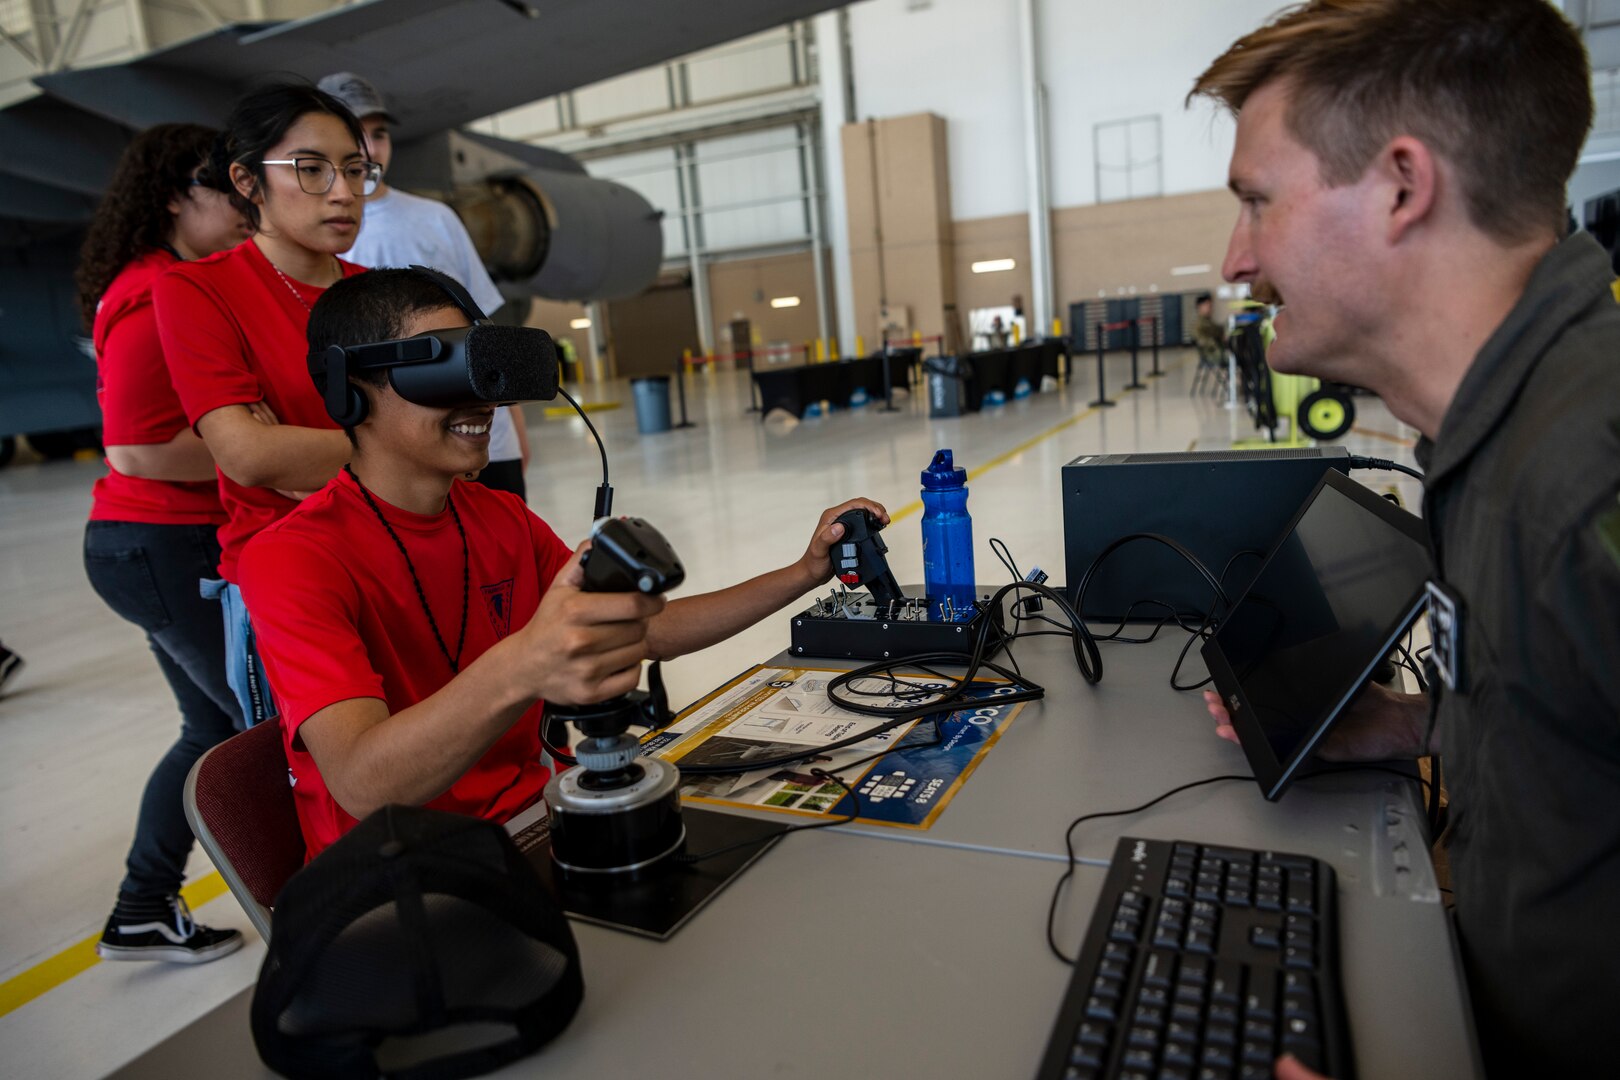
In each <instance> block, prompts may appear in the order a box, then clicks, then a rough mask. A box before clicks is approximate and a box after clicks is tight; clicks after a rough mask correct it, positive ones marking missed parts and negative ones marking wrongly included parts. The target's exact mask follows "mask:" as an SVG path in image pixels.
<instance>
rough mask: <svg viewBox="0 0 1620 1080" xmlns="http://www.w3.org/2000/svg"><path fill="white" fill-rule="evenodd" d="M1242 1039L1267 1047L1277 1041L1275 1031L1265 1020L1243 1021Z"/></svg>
mask: <svg viewBox="0 0 1620 1080" xmlns="http://www.w3.org/2000/svg"><path fill="white" fill-rule="evenodd" d="M1243 1038H1244V1039H1245V1040H1247V1041H1250V1042H1263V1043H1265V1044H1266V1045H1267V1046H1269V1045H1271V1044H1272V1043H1274V1042H1276V1041H1277V1029H1276V1028H1274V1027H1272V1026H1271V1024H1270V1023H1268V1022H1267V1021H1265V1020H1245V1021H1244V1022H1243Z"/></svg>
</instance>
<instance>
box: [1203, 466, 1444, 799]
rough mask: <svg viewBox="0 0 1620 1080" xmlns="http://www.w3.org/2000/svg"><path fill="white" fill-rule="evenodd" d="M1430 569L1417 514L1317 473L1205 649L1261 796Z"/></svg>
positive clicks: (1417, 600) (1364, 666)
mask: <svg viewBox="0 0 1620 1080" xmlns="http://www.w3.org/2000/svg"><path fill="white" fill-rule="evenodd" d="M1431 572H1432V571H1431V565H1430V560H1429V552H1428V546H1427V542H1426V540H1425V534H1424V528H1423V522H1422V521H1421V520H1420V519H1418V518H1416V517H1414V516H1413V515H1411V514H1409V513H1407V512H1406V511H1405V510H1402V509H1400V508H1399V507H1397V506H1395V505H1394V504H1393V503H1391V502H1389V501H1388V500H1387V499H1383V498H1380V497H1379V496H1378V495H1375V494H1374V493H1373V492H1371V491H1368V490H1367V489H1366V488H1365V487H1362V486H1361V485H1360V484H1358V483H1356V482H1355V481H1354V480H1351V479H1350V478H1349V477H1347V476H1345V475H1344V474H1342V473H1339V472H1334V471H1329V472H1326V473H1324V474H1323V475H1322V479H1321V481H1320V482H1319V483H1318V484H1317V485H1316V488H1315V489H1314V490H1313V491H1312V492H1311V495H1310V497H1309V498H1308V499H1306V501H1305V505H1304V506H1303V507H1301V508H1300V510H1299V512H1298V513H1297V514H1295V515H1294V520H1293V521H1292V522H1291V523H1290V524H1289V526H1288V529H1287V531H1286V532H1285V533H1284V534H1283V538H1282V541H1281V542H1280V543H1278V544H1277V546H1276V548H1274V549H1273V550H1272V552H1271V554H1270V556H1269V557H1268V558H1267V559H1266V562H1265V564H1264V565H1263V566H1262V567H1261V568H1260V572H1259V573H1258V574H1256V575H1255V579H1254V583H1253V584H1252V585H1250V587H1249V590H1248V592H1246V593H1244V594H1243V597H1242V599H1240V600H1239V601H1238V602H1237V603H1236V605H1235V606H1234V607H1233V609H1232V611H1231V613H1230V614H1229V615H1228V616H1227V617H1226V618H1225V619H1224V620H1223V621H1222V622H1221V624H1220V626H1219V627H1218V628H1217V629H1216V631H1215V633H1214V634H1213V635H1212V636H1211V637H1210V639H1209V640H1208V641H1207V642H1205V643H1204V648H1203V656H1204V663H1205V664H1206V665H1208V667H1209V672H1210V674H1211V675H1213V676H1214V678H1215V688H1216V690H1218V691H1219V693H1220V695H1221V700H1222V701H1224V702H1225V703H1226V707H1227V710H1228V711H1229V712H1230V713H1231V715H1232V726H1233V727H1234V728H1236V729H1237V734H1238V739H1239V741H1240V742H1241V743H1242V746H1243V751H1244V753H1245V754H1246V755H1247V756H1248V759H1249V764H1250V765H1251V766H1252V767H1253V768H1254V776H1255V779H1256V780H1257V781H1259V783H1260V790H1261V791H1262V792H1264V794H1265V797H1266V798H1267V799H1276V798H1278V797H1279V796H1281V795H1282V793H1283V790H1284V789H1285V788H1286V787H1287V786H1288V784H1289V782H1290V781H1291V780H1292V779H1293V777H1294V776H1295V774H1296V773H1297V772H1298V770H1299V768H1300V766H1301V764H1302V763H1303V762H1305V761H1306V760H1307V759H1308V758H1309V757H1310V756H1311V753H1312V752H1313V751H1314V750H1315V749H1316V747H1317V745H1318V744H1319V743H1320V742H1321V740H1322V737H1323V736H1324V735H1326V734H1327V732H1328V730H1329V729H1330V728H1332V726H1333V724H1334V722H1335V721H1336V720H1337V719H1338V718H1339V715H1340V714H1341V713H1342V712H1343V711H1344V709H1345V707H1346V706H1347V705H1348V704H1349V703H1350V702H1351V701H1352V700H1354V699H1355V697H1356V695H1357V694H1358V693H1359V692H1360V691H1361V689H1362V687H1364V686H1365V685H1366V684H1367V680H1368V679H1369V678H1370V677H1371V676H1372V673H1373V670H1374V669H1375V668H1376V667H1377V666H1378V663H1379V661H1380V660H1382V659H1383V658H1384V657H1385V656H1386V655H1388V654H1389V652H1390V650H1391V649H1393V648H1394V647H1395V645H1396V643H1397V642H1398V641H1399V640H1400V639H1401V636H1402V635H1403V634H1405V633H1406V632H1407V630H1409V629H1410V628H1411V626H1412V624H1413V623H1414V622H1415V621H1416V620H1417V617H1418V615H1419V614H1421V613H1422V610H1423V597H1424V584H1425V582H1426V581H1427V580H1428V578H1429V575H1430V573H1431Z"/></svg>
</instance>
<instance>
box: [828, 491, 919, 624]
mask: <svg viewBox="0 0 1620 1080" xmlns="http://www.w3.org/2000/svg"><path fill="white" fill-rule="evenodd" d="M837 523H838V524H839V525H842V526H843V527H844V535H843V536H841V537H839V538H838V541H837V542H836V543H834V544H833V549H832V565H833V575H834V576H835V577H837V578H838V580H839V581H841V582H843V583H844V584H845V585H847V586H849V587H850V588H860V587H862V586H865V587H866V588H867V589H868V590H869V591H870V592H871V594H872V599H873V600H874V601H875V602H876V604H877V606H878V607H885V606H888V605H889V604H904V603H905V602H906V597H905V594H904V593H902V592H901V591H900V586H899V585H898V584H896V583H895V580H894V575H893V574H892V573H890V572H889V560H888V559H887V558H885V557H884V556H885V555H886V554H887V553H888V551H889V546H888V545H887V544H885V543H884V542H883V537H881V536H879V535H878V533H879V532H881V531H882V529H883V523H882V522H881V521H879V520H878V519H877V515H876V514H873V513H872V512H871V511H870V510H867V509H865V508H864V507H859V506H857V507H856V508H855V509H853V510H846V511H844V512H843V513H842V514H839V515H838V521H837Z"/></svg>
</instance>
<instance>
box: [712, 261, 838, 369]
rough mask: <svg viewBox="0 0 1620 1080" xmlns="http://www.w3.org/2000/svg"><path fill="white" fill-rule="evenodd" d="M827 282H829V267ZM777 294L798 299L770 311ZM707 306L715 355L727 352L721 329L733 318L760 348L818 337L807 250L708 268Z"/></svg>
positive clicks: (728, 347) (812, 270)
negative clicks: (745, 325) (751, 332)
mask: <svg viewBox="0 0 1620 1080" xmlns="http://www.w3.org/2000/svg"><path fill="white" fill-rule="evenodd" d="M827 281H828V282H829V283H830V282H831V281H832V272H831V267H830V266H829V267H828V269H827ZM778 296H797V297H798V298H799V306H798V307H792V308H773V307H771V300H772V298H773V297H778ZM709 308H710V310H711V311H712V312H713V314H714V327H715V332H716V333H717V334H718V335H720V340H719V341H717V342H716V343H715V351H716V352H720V353H727V352H730V351H731V349H732V343H730V342H728V341H726V340H725V336H726V329H727V327H728V326H729V325H730V324H731V322H732V321H733V320H735V319H747V320H748V321H749V322H750V323H752V324H753V330H754V332H755V333H756V334H758V335H759V341H760V342H761V343H762V344H767V345H768V344H770V343H772V342H778V341H786V342H789V343H791V344H793V345H800V344H803V343H804V342H806V341H813V340H815V338H816V337H818V336H819V335H820V328H819V324H818V322H817V319H816V272H815V263H814V261H813V260H812V259H811V257H810V253H809V252H808V251H801V252H795V253H793V254H791V255H771V256H766V257H764V258H759V259H734V260H728V261H726V262H715V263H710V264H709Z"/></svg>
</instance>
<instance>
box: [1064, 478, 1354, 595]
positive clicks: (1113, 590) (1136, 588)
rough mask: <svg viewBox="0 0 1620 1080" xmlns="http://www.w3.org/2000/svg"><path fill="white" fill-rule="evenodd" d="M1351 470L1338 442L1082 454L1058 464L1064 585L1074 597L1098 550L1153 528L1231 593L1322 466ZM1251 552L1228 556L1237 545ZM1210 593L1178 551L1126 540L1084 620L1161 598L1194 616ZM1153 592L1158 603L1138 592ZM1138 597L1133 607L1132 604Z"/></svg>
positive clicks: (1098, 576) (1093, 589) (1097, 581)
mask: <svg viewBox="0 0 1620 1080" xmlns="http://www.w3.org/2000/svg"><path fill="white" fill-rule="evenodd" d="M1330 468H1332V469H1338V470H1339V471H1340V472H1344V473H1348V472H1349V471H1350V463H1349V453H1348V451H1346V450H1345V449H1344V448H1343V447H1340V446H1323V447H1314V448H1305V449H1290V450H1218V451H1209V452H1197V453H1181V454H1088V455H1085V456H1083V457H1078V458H1075V459H1074V460H1073V461H1071V462H1069V463H1068V464H1067V465H1065V466H1063V548H1064V568H1065V573H1066V574H1067V581H1066V583H1065V585H1066V590H1067V592H1068V596H1069V599H1070V601H1071V602H1073V601H1074V600H1075V599H1076V593H1077V591H1078V589H1079V587H1080V582H1081V579H1082V578H1083V577H1084V576H1085V573H1086V570H1087V568H1088V567H1090V566H1091V564H1092V562H1093V561H1094V560H1095V559H1096V558H1097V556H1098V555H1099V554H1100V553H1101V552H1102V551H1103V549H1105V548H1106V547H1108V545H1109V544H1111V543H1113V542H1114V541H1115V540H1117V539H1119V538H1120V537H1123V536H1127V535H1129V534H1131V533H1159V534H1162V535H1164V536H1168V537H1170V538H1172V539H1174V540H1177V541H1179V542H1180V543H1181V544H1182V545H1183V546H1185V547H1186V548H1187V549H1188V550H1190V551H1191V552H1192V553H1193V554H1194V555H1196V556H1197V557H1198V559H1199V560H1200V561H1202V562H1203V564H1204V565H1205V566H1207V567H1209V570H1210V573H1211V574H1214V575H1216V576H1219V575H1220V574H1221V572H1222V569H1223V568H1227V566H1228V563H1229V562H1230V564H1231V565H1230V568H1229V569H1227V573H1226V578H1225V580H1224V581H1223V582H1222V585H1223V587H1224V588H1225V590H1226V594H1227V595H1228V596H1229V597H1231V599H1233V600H1234V601H1235V600H1236V599H1237V598H1238V597H1239V596H1241V595H1243V592H1244V590H1245V589H1247V588H1248V587H1249V582H1250V581H1252V580H1253V579H1254V575H1255V572H1256V571H1257V570H1259V569H1260V563H1261V562H1262V561H1263V559H1264V557H1265V556H1266V555H1267V554H1268V553H1269V552H1270V551H1271V548H1272V546H1273V545H1274V544H1276V542H1277V541H1278V540H1279V539H1281V537H1282V531H1283V529H1284V527H1285V526H1287V524H1288V522H1289V520H1290V519H1291V518H1292V517H1293V516H1294V513H1295V511H1297V510H1298V509H1299V508H1300V506H1301V505H1303V504H1304V502H1305V498H1306V496H1308V495H1309V494H1310V493H1311V490H1312V489H1313V488H1314V487H1315V486H1316V483H1317V481H1318V480H1320V479H1321V478H1322V474H1323V473H1324V472H1326V471H1327V470H1328V469H1330ZM1246 551H1247V552H1258V553H1259V554H1258V556H1245V557H1241V558H1238V559H1236V561H1232V560H1233V556H1235V555H1238V554H1239V553H1240V552H1246ZM1213 595H1214V594H1213V592H1212V590H1211V589H1210V587H1209V585H1208V584H1207V583H1206V582H1205V581H1204V579H1203V577H1202V576H1201V575H1200V574H1199V573H1198V572H1197V571H1196V570H1195V569H1193V568H1192V567H1191V566H1189V565H1188V564H1187V562H1186V561H1185V560H1184V559H1183V558H1182V557H1181V556H1180V555H1178V554H1177V553H1176V552H1174V551H1173V550H1171V549H1170V548H1168V547H1166V546H1165V545H1163V544H1160V543H1158V542H1156V541H1152V540H1135V541H1132V542H1131V543H1129V544H1126V545H1124V546H1123V547H1121V548H1120V549H1118V550H1117V551H1115V552H1114V553H1113V554H1111V555H1109V556H1108V558H1107V560H1106V561H1104V562H1103V563H1102V565H1101V566H1100V567H1098V569H1097V572H1096V573H1095V574H1094V575H1093V577H1092V580H1091V582H1090V584H1089V585H1088V586H1087V588H1086V596H1085V610H1084V611H1083V612H1082V614H1083V615H1084V616H1085V617H1086V618H1088V619H1115V620H1117V619H1120V618H1123V617H1124V616H1125V615H1126V613H1127V611H1130V617H1131V619H1132V620H1134V621H1144V622H1147V621H1157V620H1158V619H1159V618H1161V617H1163V616H1164V615H1166V614H1167V613H1168V610H1169V609H1168V608H1167V607H1165V606H1164V605H1172V606H1173V607H1174V608H1175V609H1176V611H1178V612H1180V613H1182V614H1184V615H1188V616H1191V617H1193V618H1195V619H1199V618H1202V617H1203V616H1204V615H1205V614H1206V613H1207V612H1208V611H1209V610H1210V604H1211V601H1212V599H1213ZM1150 600H1152V601H1159V602H1160V603H1157V604H1149V603H1145V601H1150ZM1133 604H1136V605H1137V606H1136V607H1135V609H1134V610H1131V608H1132V605H1133Z"/></svg>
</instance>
